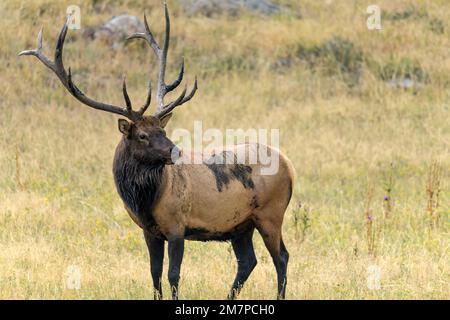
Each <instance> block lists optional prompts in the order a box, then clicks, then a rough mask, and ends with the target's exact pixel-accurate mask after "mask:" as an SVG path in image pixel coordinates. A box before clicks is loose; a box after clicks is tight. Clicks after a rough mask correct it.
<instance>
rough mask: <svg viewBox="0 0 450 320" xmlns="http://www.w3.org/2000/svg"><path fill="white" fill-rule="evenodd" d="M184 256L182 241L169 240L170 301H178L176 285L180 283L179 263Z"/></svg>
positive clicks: (180, 239)
mask: <svg viewBox="0 0 450 320" xmlns="http://www.w3.org/2000/svg"><path fill="white" fill-rule="evenodd" d="M183 254H184V239H182V238H176V239H173V240H169V274H168V276H169V283H170V290H171V292H172V299H173V300H178V283H179V281H180V270H181V263H182V261H183Z"/></svg>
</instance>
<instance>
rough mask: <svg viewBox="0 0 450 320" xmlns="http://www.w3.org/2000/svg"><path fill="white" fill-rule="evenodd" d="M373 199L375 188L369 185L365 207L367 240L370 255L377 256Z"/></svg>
mask: <svg viewBox="0 0 450 320" xmlns="http://www.w3.org/2000/svg"><path fill="white" fill-rule="evenodd" d="M372 198H373V187H372V185H370V184H369V185H368V187H367V193H366V203H365V206H364V219H365V222H366V239H367V251H368V253H369V254H370V255H373V256H375V255H376V249H377V232H376V230H375V224H374V219H375V218H374V216H373V214H372V211H371V204H372Z"/></svg>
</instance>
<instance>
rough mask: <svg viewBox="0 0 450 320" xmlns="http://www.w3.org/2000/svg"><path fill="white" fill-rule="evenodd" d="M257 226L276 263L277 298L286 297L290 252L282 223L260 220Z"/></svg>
mask: <svg viewBox="0 0 450 320" xmlns="http://www.w3.org/2000/svg"><path fill="white" fill-rule="evenodd" d="M256 228H257V229H258V231H259V233H260V234H261V237H262V238H263V240H264V244H265V246H266V248H267V250H268V251H269V253H270V255H271V257H272V261H273V264H274V265H275V270H276V272H277V282H278V295H277V299H284V298H285V296H286V284H287V264H288V261H289V253H288V251H287V249H286V246H285V245H284V242H283V239H282V237H281V224H275V223H271V222H270V221H259V222H258V223H257V225H256Z"/></svg>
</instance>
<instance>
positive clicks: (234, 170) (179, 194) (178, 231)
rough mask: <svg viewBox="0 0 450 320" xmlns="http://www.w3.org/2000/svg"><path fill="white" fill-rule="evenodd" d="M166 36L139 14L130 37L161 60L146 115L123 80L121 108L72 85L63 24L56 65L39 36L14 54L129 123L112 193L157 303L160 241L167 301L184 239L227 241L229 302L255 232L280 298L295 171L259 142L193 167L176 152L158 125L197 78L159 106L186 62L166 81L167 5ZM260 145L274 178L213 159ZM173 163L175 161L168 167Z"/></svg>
mask: <svg viewBox="0 0 450 320" xmlns="http://www.w3.org/2000/svg"><path fill="white" fill-rule="evenodd" d="M165 18H166V32H165V41H164V45H163V47H162V48H160V47H159V45H158V44H157V42H156V41H155V39H154V37H153V35H152V33H151V32H150V29H149V27H148V23H147V19H146V18H145V15H144V22H145V29H146V30H145V32H144V33H136V34H133V35H132V36H130V37H129V39H134V38H141V39H144V40H146V41H147V42H148V44H149V45H150V47H151V48H152V49H153V51H154V52H155V54H156V56H157V57H158V59H159V79H158V86H157V94H156V97H157V110H156V112H155V113H154V114H153V115H148V116H145V115H144V113H145V111H146V110H147V108H148V106H149V105H150V102H151V86H150V89H149V92H148V95H147V99H146V102H145V104H144V105H143V106H142V107H141V108H140V109H139V110H138V111H135V110H133V109H132V106H131V102H130V99H129V97H128V94H127V89H126V85H125V80H124V82H123V95H124V100H125V105H126V106H125V107H118V106H113V105H109V104H105V103H101V102H97V101H95V100H93V99H91V98H89V97H87V96H86V95H84V93H82V92H81V91H80V89H79V88H78V87H77V86H76V85H75V84H74V82H73V81H72V75H71V70H70V68H69V70H68V72H67V71H66V69H65V67H64V65H63V60H62V52H63V45H64V40H65V37H66V34H67V20H66V23H65V25H64V27H63V29H62V30H61V33H60V35H59V38H58V41H57V45H56V50H55V59H54V61H51V60H49V59H48V58H47V57H46V56H45V55H43V53H42V31H41V32H40V33H39V35H38V47H37V49H35V50H28V51H23V52H21V53H20V55H34V56H36V57H37V58H38V59H39V60H40V61H41V62H43V63H44V64H45V66H47V67H48V68H50V69H51V70H52V71H53V72H55V74H56V75H57V76H58V78H59V79H60V80H61V83H62V84H63V85H64V87H65V88H66V89H67V90H68V91H69V92H70V94H71V95H72V96H74V97H75V98H76V99H77V100H79V101H80V102H82V103H83V104H86V105H88V106H90V107H92V108H95V109H99V110H103V111H107V112H112V113H115V114H119V115H121V116H124V117H126V118H128V120H129V121H127V120H125V119H120V120H119V122H118V126H119V130H120V132H121V133H122V134H123V136H122V138H121V141H120V142H119V145H118V146H117V148H116V152H115V157H114V163H113V174H114V180H115V184H116V187H117V191H118V193H119V195H120V197H121V198H122V200H123V202H124V205H125V208H126V210H127V211H128V213H129V215H130V217H131V218H132V219H133V221H134V222H135V223H136V224H138V225H139V226H140V227H141V228H142V229H143V232H144V237H145V240H146V243H147V246H148V249H149V255H150V271H151V275H152V280H153V286H154V295H155V298H161V297H162V290H161V274H162V268H163V257H164V247H165V242H166V241H167V242H168V256H169V272H168V278H169V283H170V286H171V293H172V298H173V299H176V298H177V297H178V282H179V278H180V268H181V263H182V259H183V252H184V241H185V240H199V241H209V240H217V241H226V240H230V241H231V243H232V247H233V250H234V253H235V255H236V258H237V263H238V269H237V274H236V278H235V280H234V282H233V284H232V287H231V290H230V293H229V295H228V298H230V299H234V298H235V297H236V296H237V294H238V293H239V291H240V289H241V288H242V286H243V284H244V282H245V281H246V280H247V278H248V277H249V275H250V273H251V272H252V270H253V269H254V267H255V266H256V257H255V252H254V249H253V243H252V236H253V233H254V230H255V229H257V230H258V231H259V233H260V234H261V236H262V238H263V240H264V244H265V246H266V247H267V249H268V251H269V253H270V255H271V257H272V259H273V263H274V265H275V269H276V272H277V281H278V295H277V297H278V298H284V297H285V290H286V270H287V263H288V259H289V254H288V252H287V250H286V247H285V245H284V243H283V239H282V234H281V229H282V222H283V217H284V214H285V211H286V208H287V206H288V204H289V201H290V198H291V195H292V188H293V177H294V170H293V167H292V165H291V163H290V161H289V160H288V159H287V158H286V157H285V156H284V155H282V154H281V153H280V152H279V151H278V150H276V149H274V148H270V147H265V146H262V145H258V144H242V145H235V146H230V147H225V148H224V149H223V150H220V151H215V153H212V154H211V155H209V158H208V159H209V160H213V161H205V162H204V163H201V164H192V163H190V162H189V161H186V160H189V154H184V155H181V151H180V150H179V149H178V148H177V147H176V146H175V145H174V144H173V143H172V142H171V141H170V140H169V139H168V138H167V136H166V133H165V131H164V127H165V126H166V124H167V122H168V121H169V119H170V117H171V116H172V114H173V113H172V112H173V110H174V108H175V107H177V106H179V105H181V104H183V103H185V102H187V101H189V100H190V99H191V98H192V97H193V96H194V94H195V92H196V90H197V80H195V83H194V87H193V89H192V90H191V91H190V93H189V94H188V95H186V88H185V89H184V91H183V92H182V93H181V95H180V96H179V97H178V98H177V99H176V100H175V101H173V102H171V103H168V104H165V103H164V96H165V95H166V93H168V92H170V91H172V90H174V89H175V88H176V87H177V86H178V85H179V84H180V83H181V81H182V78H183V74H184V63H183V64H182V66H181V71H180V73H179V75H178V77H177V79H176V80H175V81H174V82H173V83H171V84H166V83H165V68H166V58H167V50H168V47H169V36H170V20H169V14H168V10H167V6H165ZM260 148H267V151H268V152H269V153H270V154H272V156H276V157H278V159H279V168H278V171H277V172H276V173H275V174H272V175H264V174H262V169H263V168H264V165H263V164H262V163H261V162H260V161H256V162H255V163H238V162H236V161H234V162H233V163H230V162H229V161H226V162H225V163H224V162H223V161H222V162H221V161H214V160H215V158H217V157H222V158H224V157H234V158H235V156H236V154H238V153H239V152H242V151H244V149H245V151H246V152H247V153H248V154H252V153H258V151H259V149H260ZM174 163H176V164H174Z"/></svg>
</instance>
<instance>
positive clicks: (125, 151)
mask: <svg viewBox="0 0 450 320" xmlns="http://www.w3.org/2000/svg"><path fill="white" fill-rule="evenodd" d="M164 166H165V165H164V164H163V163H161V164H154V165H148V164H142V163H139V162H138V161H137V160H136V159H135V158H134V157H133V156H132V154H131V151H130V147H129V145H128V143H127V141H126V139H125V138H123V139H122V141H121V142H120V143H119V145H118V146H117V148H116V153H115V156H114V163H113V174H114V182H115V184H116V188H117V191H118V193H119V195H120V197H121V198H122V200H123V202H124V203H125V205H126V206H127V207H128V208H129V209H130V210H131V211H133V213H134V214H135V215H136V216H137V217H139V219H140V220H141V222H142V223H143V225H145V226H152V225H154V224H155V222H154V218H153V212H152V211H153V208H154V206H155V204H156V202H157V200H158V199H159V196H160V190H161V184H162V181H163V173H164Z"/></svg>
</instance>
